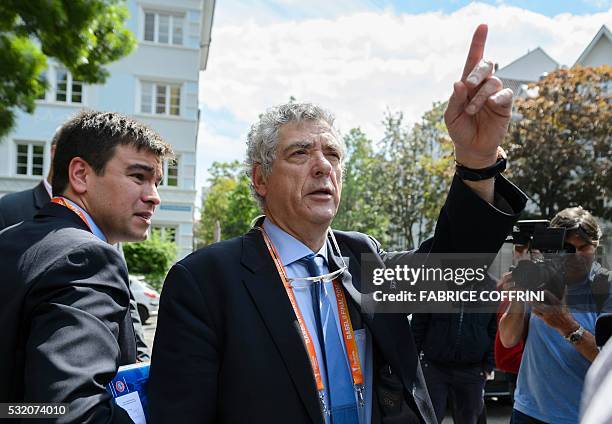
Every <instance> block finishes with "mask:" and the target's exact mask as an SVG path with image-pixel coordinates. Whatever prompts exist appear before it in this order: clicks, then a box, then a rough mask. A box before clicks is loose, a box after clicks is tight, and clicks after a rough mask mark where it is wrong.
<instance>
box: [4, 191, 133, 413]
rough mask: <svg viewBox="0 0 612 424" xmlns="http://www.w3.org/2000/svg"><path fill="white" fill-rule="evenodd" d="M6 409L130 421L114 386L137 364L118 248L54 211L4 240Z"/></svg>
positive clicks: (42, 214)
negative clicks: (38, 408)
mask: <svg viewBox="0 0 612 424" xmlns="http://www.w3.org/2000/svg"><path fill="white" fill-rule="evenodd" d="M0 257H1V258H2V261H1V262H0V276H1V277H0V280H1V283H0V328H2V343H0V402H67V403H69V407H68V411H69V413H68V414H67V415H65V416H63V417H62V418H61V419H60V420H59V422H70V423H75V422H79V423H85V422H87V423H107V422H131V421H130V420H129V417H128V416H127V414H126V413H125V411H123V410H122V409H120V408H118V407H116V406H115V405H114V402H112V400H111V397H110V395H109V394H108V393H107V392H106V390H105V385H106V384H107V383H108V382H109V381H110V380H111V379H112V378H113V377H114V375H115V374H116V372H117V368H118V367H119V366H120V365H124V364H130V363H134V362H135V361H136V346H135V340H134V330H133V327H132V320H131V318H130V315H129V311H128V305H129V292H128V275H127V269H126V266H125V261H124V260H123V259H122V258H121V256H120V255H119V253H118V252H117V250H116V249H115V248H113V247H112V246H110V245H109V244H107V243H104V242H102V241H100V240H99V239H98V238H96V237H95V236H94V235H93V234H91V233H90V232H89V230H88V229H87V227H86V225H85V224H84V223H83V222H82V221H81V219H80V218H79V217H78V216H77V215H76V214H75V213H73V212H72V211H70V210H69V209H67V208H65V207H63V206H60V205H57V204H54V203H48V204H47V205H46V206H44V207H43V208H42V209H41V210H40V211H39V212H38V214H37V215H36V216H35V217H34V220H30V221H26V222H23V223H20V224H17V225H15V226H13V227H11V228H7V229H5V230H4V231H2V232H0Z"/></svg>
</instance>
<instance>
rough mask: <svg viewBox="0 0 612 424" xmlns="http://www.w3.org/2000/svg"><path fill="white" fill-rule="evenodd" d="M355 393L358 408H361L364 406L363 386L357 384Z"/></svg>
mask: <svg viewBox="0 0 612 424" xmlns="http://www.w3.org/2000/svg"><path fill="white" fill-rule="evenodd" d="M355 391H356V392H357V400H358V402H359V407H360V408H363V407H364V406H365V396H364V394H363V392H364V391H365V386H364V385H363V384H359V385H357V386H355Z"/></svg>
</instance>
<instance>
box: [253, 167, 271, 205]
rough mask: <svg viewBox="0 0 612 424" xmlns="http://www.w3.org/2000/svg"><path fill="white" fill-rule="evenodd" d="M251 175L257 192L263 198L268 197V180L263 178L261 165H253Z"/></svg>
mask: <svg viewBox="0 0 612 424" xmlns="http://www.w3.org/2000/svg"><path fill="white" fill-rule="evenodd" d="M251 175H252V179H251V180H252V182H253V187H255V191H256V192H257V193H258V194H259V195H260V196H261V197H266V194H267V193H268V186H267V181H266V178H265V177H264V176H263V172H262V169H261V164H260V163H255V164H253V168H252V172H251Z"/></svg>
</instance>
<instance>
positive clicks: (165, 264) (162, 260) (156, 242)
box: [123, 232, 176, 290]
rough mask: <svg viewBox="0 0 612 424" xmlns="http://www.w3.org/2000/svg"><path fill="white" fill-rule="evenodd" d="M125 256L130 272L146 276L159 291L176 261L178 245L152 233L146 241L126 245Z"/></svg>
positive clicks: (124, 247)
mask: <svg viewBox="0 0 612 424" xmlns="http://www.w3.org/2000/svg"><path fill="white" fill-rule="evenodd" d="M123 254H124V255H125V261H126V262H127V266H128V270H129V272H130V273H131V274H139V275H144V276H145V277H146V279H147V281H148V282H150V283H151V285H152V286H154V287H155V288H156V289H158V290H159V289H160V288H161V286H162V283H163V280H164V278H165V277H166V274H167V273H168V270H170V267H171V266H172V264H173V263H174V261H175V260H176V243H174V242H173V241H170V240H166V239H165V238H161V236H160V235H159V234H158V233H157V232H152V233H151V235H150V236H149V238H148V239H147V240H145V241H142V242H138V243H124V244H123Z"/></svg>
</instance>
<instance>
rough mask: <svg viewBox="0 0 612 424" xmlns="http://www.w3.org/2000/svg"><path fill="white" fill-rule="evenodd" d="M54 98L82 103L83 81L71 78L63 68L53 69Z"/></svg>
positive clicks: (59, 100) (60, 100) (66, 101)
mask: <svg viewBox="0 0 612 424" xmlns="http://www.w3.org/2000/svg"><path fill="white" fill-rule="evenodd" d="M55 100H56V101H58V102H65V103H83V83H82V82H81V81H76V80H73V79H72V74H71V73H70V72H68V70H66V69H63V68H57V69H56V70H55Z"/></svg>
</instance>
